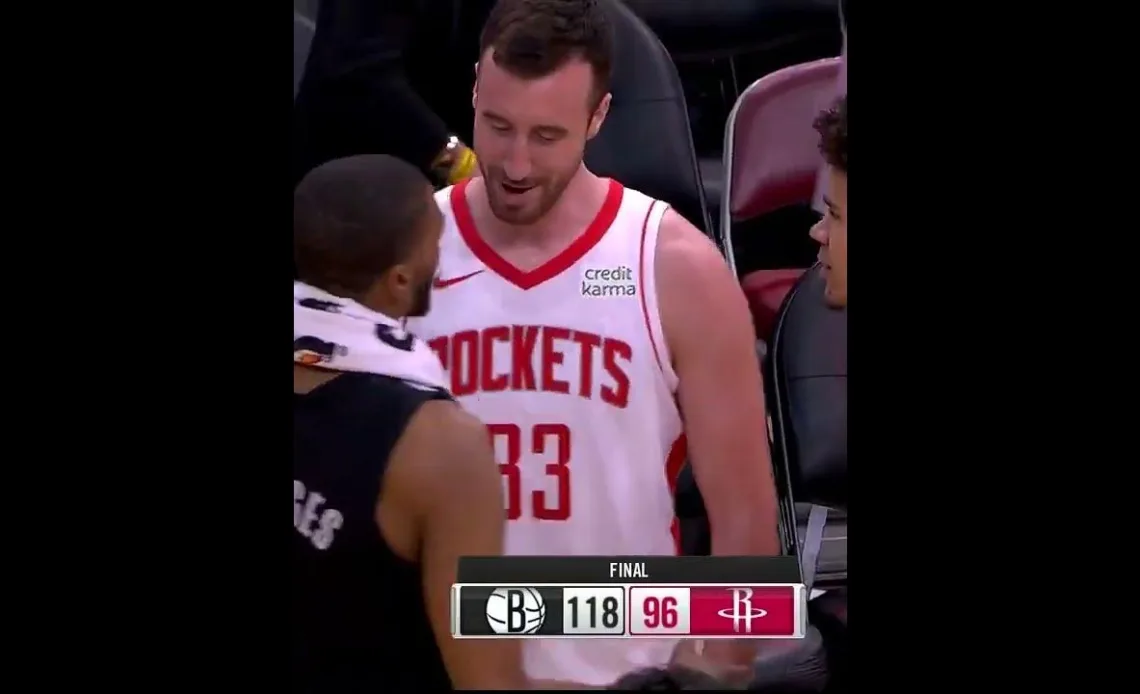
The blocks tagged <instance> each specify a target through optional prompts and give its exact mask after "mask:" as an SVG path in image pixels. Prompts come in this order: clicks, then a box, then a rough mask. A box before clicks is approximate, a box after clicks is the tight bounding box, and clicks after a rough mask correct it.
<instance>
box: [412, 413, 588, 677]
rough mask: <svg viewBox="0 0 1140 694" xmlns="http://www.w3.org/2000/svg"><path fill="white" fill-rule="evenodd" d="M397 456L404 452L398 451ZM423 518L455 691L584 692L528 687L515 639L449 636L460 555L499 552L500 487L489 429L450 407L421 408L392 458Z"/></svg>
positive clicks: (436, 627) (426, 573)
mask: <svg viewBox="0 0 1140 694" xmlns="http://www.w3.org/2000/svg"><path fill="white" fill-rule="evenodd" d="M401 449H402V450H401ZM402 451H407V453H405V455H406V462H407V463H408V464H406V465H402V466H401V470H402V471H406V472H407V473H409V474H408V475H407V476H405V477H404V479H405V480H407V481H408V486H407V487H406V488H407V490H408V491H409V493H410V494H411V498H412V502H411V507H412V509H413V513H414V514H415V515H416V516H417V517H418V518H419V519H420V522H421V526H422V531H421V551H420V562H421V566H422V568H423V581H424V586H423V588H424V601H425V603H426V604H427V610H428V617H429V619H430V620H431V625H432V630H433V631H434V632H435V640H436V643H437V644H439V651H440V654H441V655H442V656H443V662H444V666H445V667H446V668H447V673H448V675H449V676H450V677H451V683H452V686H454V687H455V689H460V690H462V689H467V690H491V689H495V690H503V689H506V690H512V689H515V690H518V689H588V688H589V687H586V686H585V685H580V684H577V683H573V682H554V681H549V680H529V679H528V678H527V677H526V675H525V673H524V670H523V665H522V642H521V641H519V640H516V639H455V638H452V636H451V600H450V596H451V586H452V584H454V583H456V580H457V572H458V567H459V558H460V557H462V556H499V555H501V554H502V553H503V534H504V531H505V529H506V528H505V524H506V520H505V516H504V513H503V508H504V506H503V499H502V482H501V477H500V475H499V467H498V465H496V464H495V461H494V451H493V450H492V448H491V443H490V438H489V437H488V435H487V429H486V427H485V426H483V424H482V422H480V421H479V420H477V419H476V418H475V417H473V416H471V415H470V414H468V413H467V412H465V411H463V410H462V409H461V408H460V407H458V406H457V405H455V404H453V403H450V402H442V401H441V402H432V403H428V404H426V405H424V406H423V408H421V410H420V412H419V413H417V415H416V417H415V418H413V420H412V422H411V424H409V425H408V429H407V431H406V432H405V434H404V436H403V437H402V438H401V440H400V446H399V447H397V450H396V451H395V454H396V455H400V454H401V452H402Z"/></svg>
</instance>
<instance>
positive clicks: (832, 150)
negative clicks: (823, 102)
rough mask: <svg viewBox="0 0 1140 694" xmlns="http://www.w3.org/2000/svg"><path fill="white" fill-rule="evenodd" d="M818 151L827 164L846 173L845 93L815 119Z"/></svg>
mask: <svg viewBox="0 0 1140 694" xmlns="http://www.w3.org/2000/svg"><path fill="white" fill-rule="evenodd" d="M813 125H814V127H815V130H816V132H818V133H819V151H820V152H822V153H823V158H824V159H825V160H826V161H827V163H828V164H830V165H831V166H834V167H835V168H837V169H839V170H840V171H842V172H843V173H847V95H846V94H844V95H843V96H841V97H839V98H838V99H836V100H835V103H834V104H832V106H831V108H829V109H827V110H826V111H824V112H823V113H821V114H819V116H818V117H817V118H816V119H815V123H814V124H813Z"/></svg>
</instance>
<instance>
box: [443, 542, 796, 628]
mask: <svg viewBox="0 0 1140 694" xmlns="http://www.w3.org/2000/svg"><path fill="white" fill-rule="evenodd" d="M679 559H681V560H690V559H698V560H705V561H704V562H701V563H700V564H696V565H698V566H702V567H705V568H704V569H702V570H701V571H700V572H699V573H698V575H697V577H698V578H707V575H708V574H711V575H716V574H721V575H722V576H723V578H725V579H728V580H724V581H717V582H705V581H701V582H682V581H674V580H673V579H677V578H681V577H682V575H681V574H683V575H693V573H692V571H680V572H678V570H677V569H678V567H677V565H675V564H673V562H676V561H677V560H679ZM710 559H711V560H712V561H711V562H708V560H710ZM728 559H751V560H755V559H766V560H767V561H770V560H771V559H773V558H743V557H742V558H736V557H732V558H728ZM775 559H785V558H784V557H776V558H775ZM488 560H489V561H491V562H492V564H498V567H497V568H495V570H494V572H493V575H497V576H498V577H499V578H501V579H504V580H500V581H497V582H484V581H478V582H476V581H470V582H463V583H458V584H456V585H454V586H452V589H451V618H452V625H451V626H452V629H451V632H452V636H454V637H455V638H502V637H508V638H624V637H645V638H654V637H656V638H676V637H700V638H706V639H716V638H735V639H739V638H756V639H764V638H781V639H787V638H802V637H803V636H804V632H805V630H806V628H807V597H808V596H807V590H806V589H805V588H804V586H803V585H802V584H801V583H800V582H799V580H798V579H799V576H798V571H799V568H798V565H795V566H794V569H795V572H796V573H795V574H794V575H790V574H788V573H787V572H783V573H781V572H775V575H774V576H773V575H772V573H773V572H767V573H768V576H771V577H773V578H781V579H787V578H793V579H795V580H793V581H780V582H776V581H771V580H767V581H765V580H764V578H766V576H765V572H747V573H752V574H756V573H759V574H760V575H759V576H758V578H759V579H760V580H755V581H749V582H744V581H735V580H732V581H731V582H730V580H731V579H736V578H742V577H743V575H742V574H741V573H740V572H732V571H728V572H725V571H717V570H716V568H717V564H718V563H720V562H718V558H714V557H681V558H677V557H656V558H645V559H644V560H641V559H637V558H623V559H621V560H618V561H615V560H614V559H612V558H594V557H574V558H547V557H496V558H493V559H492V558H488ZM519 560H523V561H522V562H521V564H529V565H531V567H532V570H530V571H520V570H509V571H503V570H501V569H504V568H506V569H510V568H511V563H514V567H515V569H519V567H520V562H519ZM466 561H468V560H467V559H464V560H463V562H466ZM480 561H483V559H482V558H481V559H480ZM583 561H585V562H586V564H585V566H590V564H591V563H592V564H593V565H594V568H601V569H605V571H603V572H600V573H599V575H598V578H596V579H595V580H594V581H592V582H585V581H583V582H577V581H575V580H574V579H580V578H584V577H586V576H585V575H584V574H583V572H582V571H581V570H565V571H555V569H556V568H572V565H577V566H579V567H582V566H583ZM542 562H545V566H546V567H547V568H542V567H543V566H544V564H543V563H542ZM792 562H793V563H794V562H795V559H794V558H792ZM567 563H569V565H568V566H557V565H560V564H567ZM611 564H612V565H615V566H616V567H617V568H613V569H611V568H610V565H611ZM624 565H630V566H635V567H638V568H637V569H634V570H632V571H624V570H623V566H624ZM463 566H464V565H463V563H462V562H461V564H460V580H463V579H464V578H465V575H464V573H465V572H464V571H463ZM710 566H711V567H712V568H708V567H710ZM722 566H723V564H722ZM650 569H656V570H650ZM667 569H668V570H667ZM470 573H472V572H468V575H470ZM474 573H476V574H477V575H475V576H471V577H472V578H479V579H485V578H488V576H485V575H482V574H481V573H479V572H474ZM556 573H562V574H564V575H566V576H567V577H568V580H566V581H559V582H553V581H535V580H532V581H527V582H523V581H519V580H517V579H518V578H519V577H520V576H527V577H529V578H532V579H534V578H547V577H549V576H550V575H552V574H556ZM610 573H612V574H613V575H612V576H609V574H610ZM540 574H541V575H540ZM655 576H660V578H659V579H655V578H654V577H655ZM607 577H608V580H606V579H607ZM572 581H573V582H572Z"/></svg>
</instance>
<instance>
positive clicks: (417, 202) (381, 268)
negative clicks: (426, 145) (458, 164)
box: [293, 154, 432, 295]
mask: <svg viewBox="0 0 1140 694" xmlns="http://www.w3.org/2000/svg"><path fill="white" fill-rule="evenodd" d="M430 185H431V184H430V183H429V182H428V180H427V178H426V177H425V176H424V175H423V173H422V172H421V171H420V170H419V169H417V168H416V167H414V166H412V165H411V164H409V163H407V162H405V161H402V160H400V159H397V158H396V157H391V156H388V155H386V154H363V155H359V156H353V157H345V158H344V159H334V160H333V161H330V162H328V163H326V164H321V165H320V166H318V167H317V168H315V169H313V170H312V171H310V172H309V173H308V174H307V175H306V176H305V177H304V178H303V179H301V182H300V183H299V184H297V188H296V189H295V190H294V191H293V261H294V263H295V264H296V271H297V278H298V279H300V280H301V281H302V282H305V283H306V284H310V285H313V286H314V287H317V288H319V289H323V290H325V291H327V292H330V293H333V294H338V295H344V294H346V293H347V294H349V295H355V294H360V293H363V292H365V291H367V290H368V289H369V288H370V287H371V286H372V284H373V283H374V282H376V280H377V279H379V278H380V277H381V276H382V275H383V274H384V273H385V272H387V271H388V270H389V269H391V268H392V266H394V265H396V264H398V263H400V262H402V261H403V260H405V259H406V258H407V257H408V255H409V254H410V253H411V251H412V249H413V248H414V247H415V243H416V240H417V234H416V231H417V230H418V229H419V228H420V226H421V221H422V220H423V217H424V214H425V213H426V212H427V210H428V205H429V204H431V202H432V200H431V197H430V196H429V194H428V193H429V191H430Z"/></svg>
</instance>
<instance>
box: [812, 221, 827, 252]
mask: <svg viewBox="0 0 1140 694" xmlns="http://www.w3.org/2000/svg"><path fill="white" fill-rule="evenodd" d="M808 234H809V235H810V236H811V237H812V238H813V239H815V241H816V243H819V244H820V245H822V246H826V245H827V225H826V224H824V220H822V219H821V220H819V221H818V222H816V223H815V224H814V225H812V228H811V231H809V232H808Z"/></svg>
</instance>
